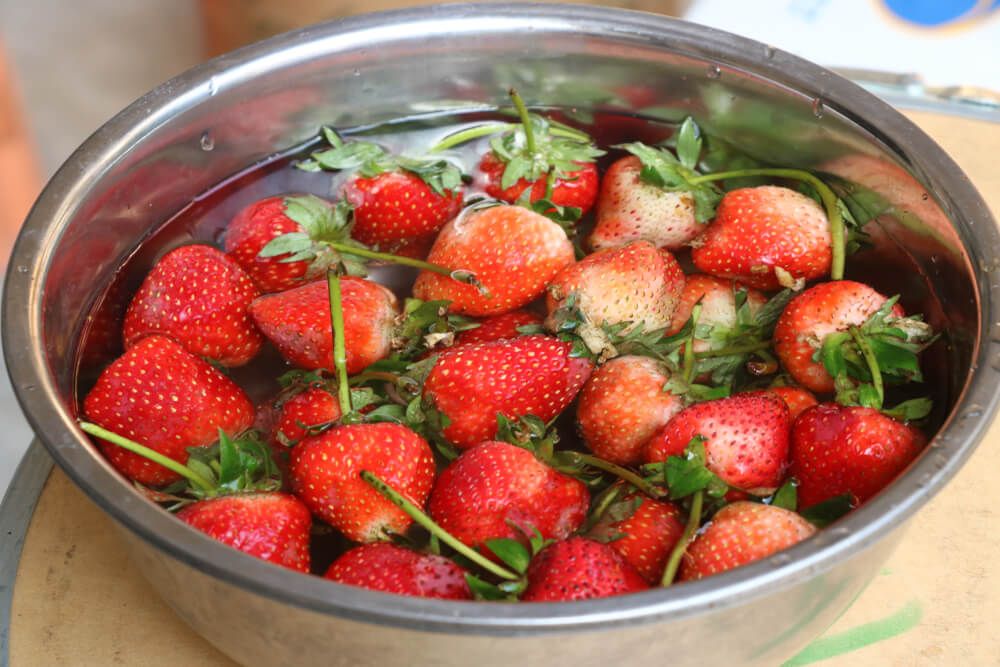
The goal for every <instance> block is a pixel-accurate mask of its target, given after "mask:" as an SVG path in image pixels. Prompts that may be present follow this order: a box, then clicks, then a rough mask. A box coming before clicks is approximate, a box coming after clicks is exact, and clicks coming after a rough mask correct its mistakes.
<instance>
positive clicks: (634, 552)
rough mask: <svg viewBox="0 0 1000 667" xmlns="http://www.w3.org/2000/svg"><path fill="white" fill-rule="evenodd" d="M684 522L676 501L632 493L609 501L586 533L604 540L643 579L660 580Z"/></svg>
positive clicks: (651, 581)
mask: <svg viewBox="0 0 1000 667" xmlns="http://www.w3.org/2000/svg"><path fill="white" fill-rule="evenodd" d="M623 510H624V511H625V512H626V514H625V516H623V517H622V516H620V514H621V513H622V511H623ZM684 522H685V517H684V513H683V512H682V511H681V509H680V508H679V507H677V505H675V504H673V503H671V502H665V501H659V500H653V499H652V498H649V497H647V496H644V495H642V494H640V493H632V494H630V495H628V496H626V497H625V498H623V499H622V500H620V501H618V502H617V503H615V504H614V505H612V506H611V507H610V508H609V509H608V511H607V512H606V513H605V515H604V517H602V520H601V521H600V522H599V523H598V524H597V526H596V527H595V528H594V529H591V530H590V531H589V532H588V534H587V536H588V537H590V538H593V539H598V541H601V542H607V543H608V544H609V545H610V546H611V548H612V549H614V550H615V551H617V552H618V553H619V554H621V555H622V557H623V558H624V559H625V560H627V561H628V562H629V563H631V564H632V565H633V566H634V567H635V569H636V570H638V571H639V574H641V575H642V576H643V578H644V579H645V580H646V581H648V582H649V583H650V584H659V582H660V579H661V578H662V577H663V570H664V569H665V568H666V566H667V559H669V558H670V552H671V551H673V549H674V547H675V546H676V545H677V542H678V541H680V538H681V534H682V533H683V532H684ZM598 536H600V537H598ZM601 538H604V539H601ZM609 540H610V541H609Z"/></svg>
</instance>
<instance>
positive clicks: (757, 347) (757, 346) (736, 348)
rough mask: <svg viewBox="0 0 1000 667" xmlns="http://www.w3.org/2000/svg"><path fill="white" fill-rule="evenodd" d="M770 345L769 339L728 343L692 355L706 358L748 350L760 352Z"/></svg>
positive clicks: (746, 351) (725, 355)
mask: <svg viewBox="0 0 1000 667" xmlns="http://www.w3.org/2000/svg"><path fill="white" fill-rule="evenodd" d="M770 347H771V341H769V340H762V341H758V342H756V343H747V344H746V345H730V346H729V347H721V348H719V349H718V350H704V351H702V352H695V353H694V356H695V358H696V359H707V358H711V357H728V356H732V355H736V354H747V353H749V352H760V351H761V350H766V349H769V348H770Z"/></svg>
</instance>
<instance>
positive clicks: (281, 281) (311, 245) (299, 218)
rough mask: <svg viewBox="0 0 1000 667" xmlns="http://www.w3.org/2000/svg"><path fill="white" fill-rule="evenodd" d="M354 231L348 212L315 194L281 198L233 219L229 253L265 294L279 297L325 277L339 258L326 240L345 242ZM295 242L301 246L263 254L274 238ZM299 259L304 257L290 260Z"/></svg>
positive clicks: (259, 204) (257, 204)
mask: <svg viewBox="0 0 1000 667" xmlns="http://www.w3.org/2000/svg"><path fill="white" fill-rule="evenodd" d="M349 231H350V227H349V225H348V219H347V210H346V209H345V208H343V207H341V208H340V209H339V210H338V209H337V208H336V207H335V206H334V205H333V204H331V203H330V202H328V201H326V200H324V199H321V198H319V197H317V196H315V195H280V196H277V197H268V198H266V199H261V200H260V201H257V202H254V203H253V204H250V205H249V206H246V207H245V208H243V209H242V210H241V211H239V212H238V213H237V214H236V215H235V216H233V219H232V220H231V221H230V222H229V225H228V226H227V227H226V240H225V250H226V254H227V255H229V256H230V257H232V258H233V260H235V261H236V262H237V263H238V264H239V265H240V266H241V267H243V269H244V270H245V271H246V272H247V273H248V274H250V276H251V277H252V278H253V279H254V281H256V283H257V284H258V285H259V286H260V288H261V290H262V291H264V292H280V291H282V290H287V289H291V288H292V287H298V286H300V285H303V284H305V283H308V282H310V281H312V280H316V279H317V278H319V277H320V276H323V275H324V274H325V273H326V270H327V268H328V267H329V266H331V265H332V264H333V263H334V262H335V260H336V258H337V257H338V256H337V254H336V253H334V252H332V251H330V250H328V249H327V248H325V247H324V246H323V244H322V241H324V240H325V241H343V240H344V239H346V238H347V237H348V233H349ZM289 234H291V235H294V236H293V237H289V236H288V235H289ZM294 237H297V241H296V242H295V243H294V244H291V245H286V247H285V248H284V249H283V252H277V253H275V254H271V253H270V252H265V253H264V254H261V251H262V250H264V247H265V246H268V244H270V243H272V241H275V239H279V238H280V239H281V241H275V242H276V243H278V242H285V241H287V240H288V239H290V238H294ZM271 247H272V248H273V247H274V246H271ZM279 250H280V249H279ZM295 256H298V257H299V258H298V259H295V260H294V261H289V260H291V259H292V257H295Z"/></svg>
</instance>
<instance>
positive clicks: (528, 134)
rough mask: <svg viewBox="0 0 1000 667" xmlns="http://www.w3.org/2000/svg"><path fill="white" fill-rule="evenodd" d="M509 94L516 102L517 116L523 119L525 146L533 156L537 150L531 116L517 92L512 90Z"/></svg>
mask: <svg viewBox="0 0 1000 667" xmlns="http://www.w3.org/2000/svg"><path fill="white" fill-rule="evenodd" d="M507 94H508V95H510V99H511V100H512V101H513V102H514V108H515V109H517V115H518V116H520V117H521V127H522V128H523V129H524V145H525V147H526V148H527V149H528V153H530V154H532V155H533V154H535V152H537V148H536V146H535V133H534V131H533V130H532V129H531V116H530V115H529V114H528V108H527V107H526V106H524V100H522V99H521V96H520V95H518V94H517V91H516V90H514V89H513V88H511V89H510V90H509V91H507Z"/></svg>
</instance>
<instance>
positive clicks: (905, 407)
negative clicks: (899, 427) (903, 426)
mask: <svg viewBox="0 0 1000 667" xmlns="http://www.w3.org/2000/svg"><path fill="white" fill-rule="evenodd" d="M933 408H934V401H932V400H931V399H929V398H927V397H922V398H912V399H910V400H908V401H903V402H902V403H900V404H898V405H897V406H896V407H893V408H888V409H885V410H882V413H883V414H885V415H888V416H889V417H892V418H893V419H898V420H899V421H902V422H910V421H917V420H918V419H923V418H924V417H926V416H927V415H929V414H930V413H931V410H932V409H933Z"/></svg>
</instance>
